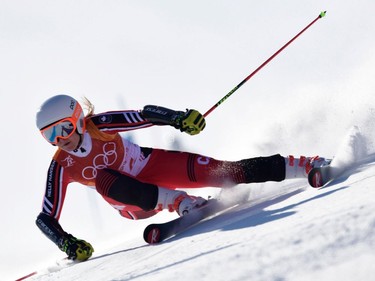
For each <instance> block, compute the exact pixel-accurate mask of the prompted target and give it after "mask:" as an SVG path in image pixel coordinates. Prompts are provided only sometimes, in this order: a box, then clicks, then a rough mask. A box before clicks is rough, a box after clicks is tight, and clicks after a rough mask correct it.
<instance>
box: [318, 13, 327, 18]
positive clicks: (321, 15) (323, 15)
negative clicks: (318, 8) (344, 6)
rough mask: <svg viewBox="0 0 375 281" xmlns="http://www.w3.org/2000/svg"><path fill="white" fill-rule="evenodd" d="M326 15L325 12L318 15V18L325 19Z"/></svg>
mask: <svg viewBox="0 0 375 281" xmlns="http://www.w3.org/2000/svg"><path fill="white" fill-rule="evenodd" d="M326 13H327V11H324V12H321V13H320V14H319V17H320V18H323V17H325V16H326Z"/></svg>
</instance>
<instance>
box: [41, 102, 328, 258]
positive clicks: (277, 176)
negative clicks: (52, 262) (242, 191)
mask: <svg viewBox="0 0 375 281" xmlns="http://www.w3.org/2000/svg"><path fill="white" fill-rule="evenodd" d="M85 105H86V107H87V110H88V112H87V114H86V116H85V115H84V112H83V109H82V107H81V105H80V104H79V103H78V101H77V100H76V99H74V98H73V97H71V96H68V95H57V96H53V97H51V98H49V99H48V100H46V101H45V102H44V103H43V104H42V105H41V107H40V109H39V111H38V112H37V114H36V124H37V127H38V129H39V130H40V132H41V134H42V135H43V137H44V138H45V139H46V140H47V141H48V142H49V143H50V144H52V145H54V146H57V151H56V153H55V155H54V156H53V159H52V161H51V163H50V166H49V169H48V173H47V180H46V191H45V195H44V199H43V207H42V211H41V213H40V214H39V215H38V217H37V220H36V224H37V226H38V227H39V229H40V230H41V231H42V232H43V233H44V234H45V235H46V236H47V237H48V238H49V239H50V240H51V241H52V242H54V243H55V244H56V245H57V246H58V248H59V249H60V250H62V251H64V252H65V253H66V254H67V255H68V258H69V259H72V260H79V261H84V260H86V259H88V258H89V257H90V256H91V255H92V253H93V251H94V249H93V247H92V246H91V244H90V243H88V242H86V241H84V240H81V239H77V238H76V237H74V236H73V235H72V234H69V233H67V232H65V231H64V230H63V228H62V227H61V225H60V224H59V217H60V214H61V211H62V207H63V202H64V198H65V194H66V190H67V186H68V184H69V183H72V182H79V183H81V184H83V185H86V186H91V187H94V188H95V189H96V191H97V192H98V193H99V194H100V195H101V196H102V197H103V198H104V199H105V200H106V201H107V202H108V203H109V204H111V205H112V206H113V207H114V208H116V209H117V210H118V211H119V213H120V214H121V215H122V216H123V217H125V218H128V219H133V220H136V219H144V218H148V217H151V216H153V215H155V214H156V213H158V212H160V211H161V210H163V209H168V210H169V211H172V212H173V211H176V212H177V213H178V214H179V215H184V214H186V213H188V212H189V211H190V210H192V209H193V208H196V207H199V206H201V205H202V204H204V203H205V202H206V200H205V199H203V198H201V197H195V196H190V195H188V194H187V193H186V192H184V191H181V190H177V188H199V187H230V186H234V185H236V184H240V183H254V182H266V181H282V180H284V179H290V178H299V177H307V174H308V172H309V170H310V169H311V168H312V167H315V166H321V165H323V164H325V163H326V160H325V159H324V158H321V157H300V158H294V157H293V156H287V157H283V156H281V155H279V154H277V155H272V156H268V157H257V158H249V159H243V160H239V161H221V160H216V159H214V158H211V157H208V156H204V155H199V154H194V153H189V152H181V151H168V150H162V149H156V148H149V147H140V146H138V145H136V144H134V143H132V142H130V141H129V140H127V139H126V138H125V137H124V136H122V135H120V134H119V132H124V131H130V130H135V129H140V128H146V127H150V126H153V125H170V126H173V127H175V128H176V129H179V130H180V131H182V132H185V133H188V134H190V135H196V134H199V133H200V132H201V131H202V130H203V129H204V127H205V125H206V122H205V119H204V117H203V116H202V114H200V113H199V112H198V111H197V110H194V109H190V110H186V111H185V112H184V111H174V110H171V109H167V108H163V107H159V106H155V105H146V106H144V108H143V109H142V110H138V111H130V110H127V111H110V112H104V113H100V114H94V106H93V105H92V104H91V103H90V102H89V101H88V100H87V99H85Z"/></svg>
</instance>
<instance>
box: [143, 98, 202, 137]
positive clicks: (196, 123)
mask: <svg viewBox="0 0 375 281" xmlns="http://www.w3.org/2000/svg"><path fill="white" fill-rule="evenodd" d="M141 113H142V116H143V117H144V118H146V119H147V120H148V121H150V122H152V123H153V124H155V125H170V126H173V127H175V128H176V129H179V130H180V131H181V132H186V133H188V134H189V135H196V134H199V133H200V132H201V131H202V130H203V129H204V127H205V126H206V121H205V119H204V116H203V115H202V114H201V113H199V112H198V111H197V110H195V109H189V110H188V109H187V110H186V111H185V112H183V111H175V110H172V109H169V108H165V107H161V106H156V105H146V106H145V107H144V108H143V110H142V111H141Z"/></svg>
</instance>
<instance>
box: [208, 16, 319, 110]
mask: <svg viewBox="0 0 375 281" xmlns="http://www.w3.org/2000/svg"><path fill="white" fill-rule="evenodd" d="M325 15H326V11H324V12H321V13H320V14H319V16H318V17H317V18H316V19H314V20H313V21H312V22H311V23H310V24H309V25H307V26H306V27H305V28H304V29H302V30H301V31H300V32H299V33H298V34H297V35H296V36H294V37H293V38H292V39H291V40H290V41H289V42H288V43H286V44H285V45H284V46H282V47H281V48H280V49H279V50H278V51H277V52H276V53H274V54H273V55H272V56H271V57H269V58H268V59H267V60H266V61H265V62H264V63H262V64H261V65H260V66H259V67H258V68H257V69H255V70H254V71H253V72H252V73H251V74H250V75H249V76H247V77H246V78H245V79H244V80H243V81H242V82H241V83H240V84H238V85H237V86H236V87H234V88H233V89H232V90H231V91H230V92H229V93H228V94H226V95H225V96H224V97H223V98H222V99H221V100H219V101H218V102H217V103H216V104H215V105H214V106H213V107H211V108H210V109H209V110H208V111H207V112H206V113H205V114H204V115H203V116H204V117H207V115H208V114H210V113H211V112H212V111H213V110H214V109H215V108H217V107H218V106H219V105H220V104H222V103H223V102H224V101H226V100H227V99H228V98H229V97H230V96H231V95H232V94H233V93H234V92H235V91H237V90H238V89H239V88H240V87H241V86H242V85H243V84H245V83H246V82H247V81H248V80H249V79H250V78H251V77H253V76H254V75H255V74H256V73H257V72H258V71H259V70H261V69H262V68H263V67H264V66H265V65H266V64H267V63H269V62H270V61H271V60H272V59H273V58H274V57H276V56H277V55H278V54H279V53H280V52H281V51H282V50H284V49H285V48H286V47H287V46H288V45H289V44H290V43H292V42H293V41H294V40H295V39H297V37H298V36H300V35H301V34H302V33H303V32H305V31H306V30H307V29H308V28H309V27H310V26H312V25H313V24H314V23H315V22H316V21H317V20H318V19H320V18H322V17H324V16H325Z"/></svg>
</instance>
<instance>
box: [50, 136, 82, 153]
mask: <svg viewBox="0 0 375 281" xmlns="http://www.w3.org/2000/svg"><path fill="white" fill-rule="evenodd" d="M80 140H81V138H80V135H79V134H78V133H77V131H75V132H74V133H73V134H72V135H71V136H70V137H69V138H67V139H61V138H59V139H58V142H57V144H56V145H57V146H58V147H59V148H61V149H62V150H65V151H67V152H70V151H73V150H74V149H76V148H78V145H79V143H80Z"/></svg>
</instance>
